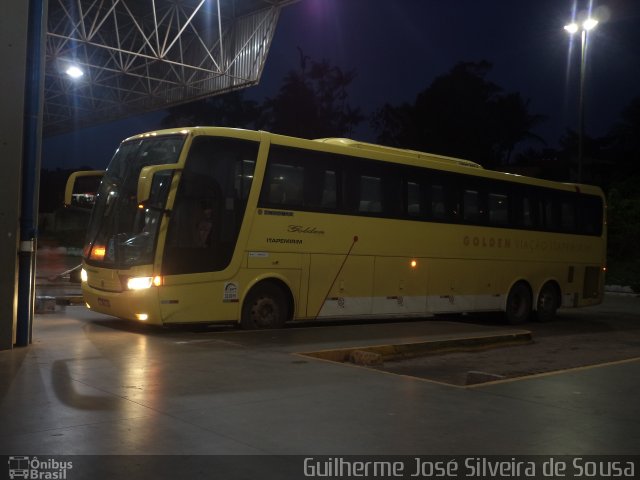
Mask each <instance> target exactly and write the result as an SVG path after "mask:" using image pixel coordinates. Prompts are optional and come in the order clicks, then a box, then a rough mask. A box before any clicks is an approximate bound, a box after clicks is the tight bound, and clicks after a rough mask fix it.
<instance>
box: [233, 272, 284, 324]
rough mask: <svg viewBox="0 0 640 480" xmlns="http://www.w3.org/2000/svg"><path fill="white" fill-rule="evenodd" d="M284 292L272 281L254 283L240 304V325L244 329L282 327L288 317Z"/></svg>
mask: <svg viewBox="0 0 640 480" xmlns="http://www.w3.org/2000/svg"><path fill="white" fill-rule="evenodd" d="M288 310H289V309H288V306H287V301H286V297H285V294H284V292H283V291H282V289H281V288H280V287H278V286H277V285H275V284H273V283H262V284H259V285H256V286H255V287H254V288H253V289H252V290H251V291H250V292H249V294H248V295H247V298H246V299H245V301H244V304H243V305H242V317H241V319H240V325H241V326H242V328H243V329H245V330H256V329H267V328H282V327H283V326H284V323H285V322H286V321H287V319H288Z"/></svg>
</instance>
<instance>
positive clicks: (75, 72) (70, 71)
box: [65, 65, 84, 78]
mask: <svg viewBox="0 0 640 480" xmlns="http://www.w3.org/2000/svg"><path fill="white" fill-rule="evenodd" d="M65 73H66V74H67V75H69V76H70V77H71V78H80V77H81V76H83V75H84V72H83V71H82V70H80V68H79V67H76V66H75V65H72V66H70V67H69V68H67V70H66V72H65Z"/></svg>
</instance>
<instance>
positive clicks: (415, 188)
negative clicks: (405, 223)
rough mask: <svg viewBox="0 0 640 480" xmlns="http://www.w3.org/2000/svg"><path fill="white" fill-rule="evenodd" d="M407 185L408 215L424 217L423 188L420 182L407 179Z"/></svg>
mask: <svg viewBox="0 0 640 480" xmlns="http://www.w3.org/2000/svg"><path fill="white" fill-rule="evenodd" d="M405 187H406V192H407V197H406V199H407V211H406V213H407V215H408V216H409V217H411V218H417V217H422V216H423V211H422V189H421V187H420V184H418V183H416V182H411V181H406V183H405Z"/></svg>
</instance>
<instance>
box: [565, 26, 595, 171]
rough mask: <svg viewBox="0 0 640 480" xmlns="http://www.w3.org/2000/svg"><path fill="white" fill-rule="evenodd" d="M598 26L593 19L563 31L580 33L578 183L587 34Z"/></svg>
mask: <svg viewBox="0 0 640 480" xmlns="http://www.w3.org/2000/svg"><path fill="white" fill-rule="evenodd" d="M596 25H598V20H596V19H595V18H587V19H586V20H584V21H583V22H582V23H581V24H578V23H575V22H574V23H570V24H569V25H565V26H564V29H565V30H566V31H567V32H569V34H571V35H573V34H574V33H578V31H580V40H581V48H580V94H579V95H580V97H579V101H578V183H580V182H582V157H583V153H582V150H583V136H584V82H585V70H586V68H585V64H586V60H587V32H589V31H590V30H593V29H594V28H595V27H596Z"/></svg>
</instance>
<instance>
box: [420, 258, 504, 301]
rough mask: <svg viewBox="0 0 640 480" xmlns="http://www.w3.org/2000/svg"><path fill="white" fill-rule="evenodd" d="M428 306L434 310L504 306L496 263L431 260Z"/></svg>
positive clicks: (429, 265)
mask: <svg viewBox="0 0 640 480" xmlns="http://www.w3.org/2000/svg"><path fill="white" fill-rule="evenodd" d="M428 269H429V282H428V292H429V296H428V307H429V310H430V311H431V312H432V313H449V312H470V311H492V310H499V309H500V308H502V302H501V293H502V292H501V288H500V286H499V285H498V283H497V275H496V265H495V262H491V261H483V260H459V259H430V260H429V264H428Z"/></svg>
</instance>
